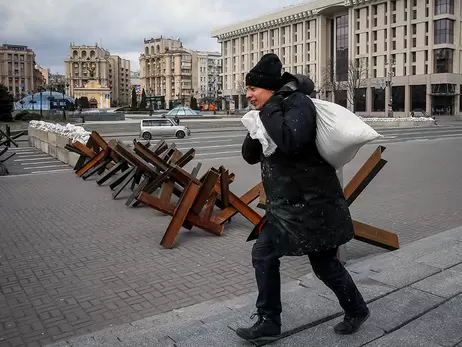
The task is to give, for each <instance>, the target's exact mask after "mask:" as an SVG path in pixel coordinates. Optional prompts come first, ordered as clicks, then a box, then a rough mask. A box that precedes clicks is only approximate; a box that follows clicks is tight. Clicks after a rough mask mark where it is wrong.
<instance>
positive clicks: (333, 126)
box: [311, 99, 382, 169]
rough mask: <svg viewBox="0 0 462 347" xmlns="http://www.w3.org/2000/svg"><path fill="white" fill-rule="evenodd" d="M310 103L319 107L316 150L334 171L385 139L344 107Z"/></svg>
mask: <svg viewBox="0 0 462 347" xmlns="http://www.w3.org/2000/svg"><path fill="white" fill-rule="evenodd" d="M311 100H312V101H313V103H314V106H315V107H316V126H317V131H316V147H317V148H318V151H319V154H321V156H322V157H323V158H324V160H326V161H327V162H328V163H329V164H331V165H332V166H333V167H334V168H336V169H339V168H341V167H342V166H344V165H345V164H347V163H349V162H350V161H351V160H352V159H353V158H354V157H355V156H356V153H358V151H359V149H360V148H361V147H362V146H364V145H365V144H366V143H368V142H370V141H373V140H375V139H377V138H379V137H382V135H380V134H379V133H377V132H376V131H375V130H374V129H372V127H370V126H369V125H367V124H366V123H365V122H364V121H362V120H361V118H359V117H358V116H356V115H355V114H354V113H353V112H351V111H349V110H348V109H346V108H345V107H343V106H340V105H337V104H335V103H333V102H328V101H324V100H319V99H311Z"/></svg>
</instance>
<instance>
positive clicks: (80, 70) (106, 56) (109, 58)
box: [65, 44, 131, 105]
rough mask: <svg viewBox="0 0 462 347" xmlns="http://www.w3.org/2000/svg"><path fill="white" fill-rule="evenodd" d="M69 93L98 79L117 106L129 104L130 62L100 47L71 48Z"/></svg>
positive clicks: (71, 93) (68, 60) (68, 72)
mask: <svg viewBox="0 0 462 347" xmlns="http://www.w3.org/2000/svg"><path fill="white" fill-rule="evenodd" d="M65 65H66V75H65V76H66V85H69V87H68V94H69V95H71V96H73V95H74V89H75V88H84V87H85V85H86V84H87V83H88V82H89V81H90V80H96V81H97V82H98V83H99V84H100V85H101V86H102V87H103V88H106V87H107V88H110V89H111V100H112V103H113V104H115V105H127V104H128V103H129V101H130V95H131V94H130V93H131V90H130V85H131V84H130V61H129V60H126V59H122V58H120V57H119V56H117V55H111V54H110V52H109V51H108V50H106V49H104V48H102V47H99V46H98V45H94V46H76V45H73V44H71V45H70V55H69V58H67V59H66V60H65Z"/></svg>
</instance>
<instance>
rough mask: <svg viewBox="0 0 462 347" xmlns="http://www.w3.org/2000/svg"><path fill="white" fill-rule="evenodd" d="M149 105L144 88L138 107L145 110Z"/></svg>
mask: <svg viewBox="0 0 462 347" xmlns="http://www.w3.org/2000/svg"><path fill="white" fill-rule="evenodd" d="M147 106H148V103H147V102H146V92H145V91H144V88H143V91H142V92H141V101H140V104H139V106H138V108H139V109H140V110H145V109H146V108H147Z"/></svg>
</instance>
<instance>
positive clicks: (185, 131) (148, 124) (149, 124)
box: [140, 117, 191, 140]
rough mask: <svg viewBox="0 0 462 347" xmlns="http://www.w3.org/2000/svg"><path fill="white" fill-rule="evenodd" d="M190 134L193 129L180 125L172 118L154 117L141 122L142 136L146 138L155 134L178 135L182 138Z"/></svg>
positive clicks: (148, 138)
mask: <svg viewBox="0 0 462 347" xmlns="http://www.w3.org/2000/svg"><path fill="white" fill-rule="evenodd" d="M190 135H191V130H189V128H188V127H185V126H183V125H178V124H176V123H175V121H174V120H172V119H170V118H166V117H152V118H149V119H142V120H141V122H140V137H142V138H143V139H145V140H150V139H152V137H153V136H176V137H177V138H179V139H182V138H184V137H185V136H190Z"/></svg>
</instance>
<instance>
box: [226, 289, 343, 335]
mask: <svg viewBox="0 0 462 347" xmlns="http://www.w3.org/2000/svg"><path fill="white" fill-rule="evenodd" d="M281 296H282V314H281V321H282V333H283V334H284V333H287V332H290V331H292V330H294V329H296V328H299V327H302V326H307V325H309V324H312V323H314V322H316V321H318V320H321V319H326V318H327V317H334V316H335V315H339V314H341V312H342V310H341V308H340V306H339V305H338V304H336V303H335V302H333V301H331V300H329V299H327V298H324V297H322V296H320V295H318V294H317V293H316V292H315V291H313V290H309V289H307V288H304V287H301V286H294V287H293V288H292V289H291V290H288V291H284V292H283V293H282V295H281ZM240 311H241V312H245V313H246V314H245V315H241V316H238V317H236V318H235V319H233V321H232V322H230V324H229V327H230V328H231V329H233V330H236V329H237V328H238V327H241V326H249V325H252V324H253V323H254V322H253V321H251V320H250V319H249V318H248V317H249V316H250V314H251V313H254V312H255V311H256V309H255V303H252V304H249V305H248V306H247V308H242V309H241V310H240Z"/></svg>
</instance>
